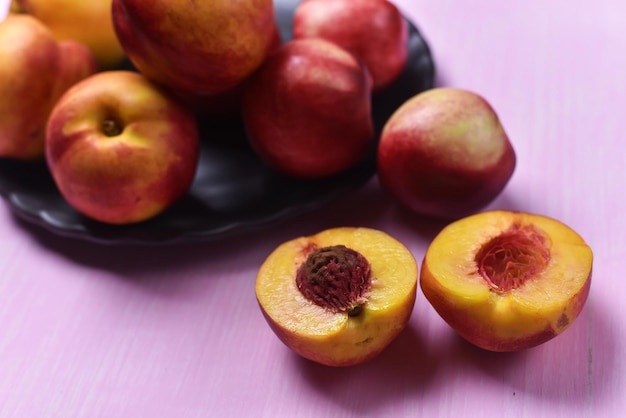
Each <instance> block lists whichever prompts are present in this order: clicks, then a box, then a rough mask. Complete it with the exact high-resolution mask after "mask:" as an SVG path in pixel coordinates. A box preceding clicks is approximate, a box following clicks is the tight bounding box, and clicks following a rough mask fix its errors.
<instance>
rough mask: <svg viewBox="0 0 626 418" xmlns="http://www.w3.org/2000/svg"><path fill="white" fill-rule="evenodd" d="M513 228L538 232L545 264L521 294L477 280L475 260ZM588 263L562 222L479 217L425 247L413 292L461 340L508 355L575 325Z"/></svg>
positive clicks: (501, 214)
mask: <svg viewBox="0 0 626 418" xmlns="http://www.w3.org/2000/svg"><path fill="white" fill-rule="evenodd" d="M512 225H533V226H534V227H535V228H537V229H538V230H539V231H543V233H544V234H545V236H546V237H548V238H549V239H548V240H547V242H546V244H545V245H546V246H547V248H548V250H549V254H550V258H549V262H548V264H547V266H546V267H545V268H544V269H543V270H542V271H540V272H538V273H537V274H536V275H535V276H534V277H532V278H530V279H529V280H527V281H525V282H524V283H523V284H522V285H521V286H520V287H517V288H515V289H512V290H510V291H506V292H499V291H497V290H494V289H493V288H492V287H491V286H490V285H489V283H488V282H487V281H486V280H485V279H484V278H483V277H482V276H481V275H480V273H479V272H478V269H477V265H476V261H475V256H476V254H477V253H478V251H479V250H480V249H481V248H482V247H483V246H484V245H485V244H487V243H488V242H489V241H490V240H491V239H492V238H494V237H497V236H498V235H500V234H501V233H502V232H503V231H507V230H508V229H509V228H511V226H512ZM592 258H593V256H592V252H591V249H590V248H589V246H588V245H587V244H586V243H585V242H584V240H583V239H582V238H581V237H580V236H579V235H578V234H577V233H576V232H574V231H573V230H571V229H570V228H569V227H567V226H566V225H564V224H562V223H561V222H558V221H556V220H554V219H550V218H547V217H543V216H540V215H533V214H525V213H518V212H507V211H492V212H485V213H482V214H478V215H474V216H470V217H467V218H464V219H462V220H460V221H457V222H455V223H452V224H450V225H448V226H447V227H446V228H444V229H443V230H442V231H441V233H440V234H439V235H438V236H437V237H436V238H435V239H434V240H433V241H432V243H431V245H430V246H429V248H428V251H427V253H426V256H425V258H424V261H423V265H422V272H421V277H420V285H421V287H422V290H423V291H424V294H425V295H426V297H427V299H429V301H430V302H431V304H432V305H433V307H434V308H435V309H436V310H437V312H438V313H439V314H440V315H441V316H442V317H443V318H444V319H445V320H446V321H447V322H448V323H449V324H450V325H451V326H452V327H453V328H454V329H455V330H456V331H457V332H459V334H460V335H462V336H463V337H464V338H466V339H468V340H469V341H470V342H473V343H475V344H476V345H479V346H482V347H483V348H486V349H490V350H494V351H513V350H516V349H521V348H527V347H526V346H525V345H528V344H534V343H541V342H545V341H546V340H548V339H550V338H551V337H553V336H556V335H558V334H560V333H561V332H562V331H564V330H565V329H566V328H567V327H568V326H569V325H570V324H571V323H572V322H573V321H574V319H576V317H577V316H578V314H579V313H580V310H581V309H582V306H583V305H584V302H585V300H586V297H587V294H588V290H589V284H590V275H591V267H592ZM534 338H535V340H533V339H534Z"/></svg>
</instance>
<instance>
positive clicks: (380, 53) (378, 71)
mask: <svg viewBox="0 0 626 418" xmlns="http://www.w3.org/2000/svg"><path fill="white" fill-rule="evenodd" d="M293 36H294V38H295V39H299V38H310V37H319V38H323V39H327V40H329V41H331V42H334V43H336V44H337V45H340V46H341V47H343V48H345V49H347V50H349V51H351V52H353V53H354V54H356V55H357V56H358V57H359V58H360V59H362V60H363V62H364V63H365V65H366V66H367V68H368V70H369V72H370V75H371V76H372V89H373V90H374V91H380V90H382V89H384V88H385V87H387V86H389V84H391V83H392V82H393V81H394V80H395V79H396V78H397V77H398V76H399V75H400V74H401V73H402V71H403V70H404V67H405V65H406V62H407V57H408V52H407V42H408V37H409V29H408V23H407V21H406V19H404V17H403V16H402V14H401V13H400V10H399V9H398V8H397V7H396V6H395V5H394V4H393V3H392V2H390V1H388V0H305V1H303V2H302V3H300V4H299V5H298V7H297V8H296V11H295V15H294V21H293Z"/></svg>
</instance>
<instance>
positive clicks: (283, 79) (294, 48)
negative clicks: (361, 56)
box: [242, 38, 374, 178]
mask: <svg viewBox="0 0 626 418" xmlns="http://www.w3.org/2000/svg"><path fill="white" fill-rule="evenodd" d="M370 93H371V84H370V82H369V77H368V74H367V69H366V68H365V66H364V65H363V64H362V63H361V62H360V61H359V60H358V59H357V58H356V57H355V56H354V55H353V54H351V53H350V52H348V51H346V50H345V49H343V48H341V47H339V46H338V45H336V44H334V43H332V42H330V41H326V40H323V39H317V38H315V39H313V38H310V39H298V40H292V41H289V42H286V43H285V44H283V45H282V46H281V47H279V48H278V49H277V50H276V51H275V52H274V53H273V54H271V55H269V56H268V57H267V59H266V60H265V62H264V63H263V65H262V66H261V68H259V70H258V71H257V72H256V73H255V74H254V75H253V76H252V77H251V79H250V80H249V81H248V84H247V86H246V91H245V93H244V97H243V104H242V110H243V111H242V113H243V120H244V123H245V126H246V131H247V133H248V137H249V140H250V144H251V145H252V147H253V148H254V150H255V151H256V152H257V153H258V154H259V156H260V157H261V158H262V159H263V160H264V161H266V162H267V163H268V164H269V165H270V166H272V167H273V168H275V169H276V170H278V171H280V172H281V173H283V174H286V175H288V176H292V177H298V178H323V177H329V176H332V175H334V174H337V173H340V172H342V171H344V170H347V169H348V168H350V167H352V166H354V165H355V164H357V163H358V162H359V161H361V160H362V159H363V158H364V156H365V155H366V153H367V152H368V150H370V149H371V148H372V146H373V140H374V127H373V120H372V114H371V97H370Z"/></svg>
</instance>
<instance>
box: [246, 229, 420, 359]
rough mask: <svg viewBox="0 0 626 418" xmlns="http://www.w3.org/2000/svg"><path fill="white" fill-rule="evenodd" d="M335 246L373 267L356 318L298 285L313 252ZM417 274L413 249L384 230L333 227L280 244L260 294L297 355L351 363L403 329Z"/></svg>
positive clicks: (261, 277)
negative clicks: (299, 271) (328, 305)
mask: <svg viewBox="0 0 626 418" xmlns="http://www.w3.org/2000/svg"><path fill="white" fill-rule="evenodd" d="M332 245H345V246H346V247H348V248H352V249H354V250H356V251H358V252H359V253H361V254H362V255H363V256H364V257H365V258H366V259H367V260H368V262H369V263H370V265H371V269H372V287H371V289H370V291H369V292H368V294H367V295H366V297H367V303H366V304H365V306H364V307H363V311H362V312H361V313H360V315H358V316H356V317H350V316H348V314H347V313H346V312H339V313H334V312H332V311H330V310H328V309H327V308H324V307H322V306H318V305H316V304H315V303H313V302H311V301H309V300H308V299H306V298H305V297H304V296H303V295H302V293H301V292H300V290H298V288H297V286H296V280H295V278H296V271H297V269H298V268H299V267H300V265H301V264H302V263H304V262H305V261H306V258H307V256H308V254H310V253H311V252H312V251H313V250H314V249H315V248H321V247H327V246H332ZM417 274H418V272H417V265H416V263H415V259H414V258H413V256H412V254H411V253H410V252H409V250H408V249H407V248H406V247H405V246H404V245H403V244H401V243H400V242H398V241H397V240H395V239H394V238H392V237H390V236H389V235H387V234H385V233H384V232H381V231H376V230H372V229H367V228H334V229H329V230H326V231H323V232H321V233H319V234H316V235H313V236H310V237H300V238H297V239H294V240H291V241H289V242H286V243H284V244H282V245H280V246H279V247H278V248H277V249H276V250H275V251H274V252H272V254H270V255H269V257H268V258H267V259H266V261H265V262H264V263H263V265H262V266H261V268H260V270H259V273H258V276H257V282H256V295H257V299H258V302H259V304H260V306H261V308H262V310H263V312H264V314H265V315H266V317H267V318H268V322H269V323H270V325H272V328H273V329H274V331H275V332H276V334H277V335H278V336H279V338H281V340H283V342H285V344H286V345H288V346H289V347H291V348H292V349H293V350H294V351H295V352H297V353H298V354H300V355H302V356H303V357H306V358H309V359H312V360H315V361H318V362H320V363H324V364H328V365H336V366H338V365H351V364H356V363H359V362H362V361H365V360H366V359H368V358H371V357H372V356H373V355H375V354H377V353H378V352H380V351H382V350H383V349H384V348H385V347H386V346H387V345H388V344H389V343H390V342H391V341H392V340H393V339H394V338H395V337H396V336H397V335H398V333H399V332H400V331H401V330H402V329H403V328H404V326H405V325H406V322H407V321H408V318H409V316H410V314H411V312H412V308H413V304H414V302H415V293H416V289H417Z"/></svg>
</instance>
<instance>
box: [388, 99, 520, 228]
mask: <svg viewBox="0 0 626 418" xmlns="http://www.w3.org/2000/svg"><path fill="white" fill-rule="evenodd" d="M377 164H378V177H379V180H380V183H381V185H382V187H383V188H384V189H385V190H386V191H387V192H388V193H389V194H390V195H391V196H392V197H393V198H394V199H395V200H396V201H397V202H399V203H400V204H401V205H403V206H405V207H407V208H409V209H410V210H412V211H414V212H415V213H417V214H420V215H426V216H430V217H437V218H448V219H455V218H461V217H463V216H467V215H469V214H471V213H474V212H476V211H478V210H480V209H482V208H483V207H485V206H486V205H488V204H489V203H491V202H492V201H493V200H494V199H495V198H496V197H497V196H498V195H499V194H500V192H501V191H502V190H503V189H504V187H505V186H506V184H507V183H508V182H509V180H510V178H511V176H512V175H513V172H514V170H515V165H516V155H515V151H514V149H513V146H512V145H511V142H510V141H509V138H508V136H507V134H506V132H505V130H504V128H503V126H502V124H501V123H500V120H499V118H498V116H497V114H496V112H495V111H494V109H493V107H492V106H491V105H490V104H489V103H488V102H487V101H486V100H485V99H484V98H483V97H481V96H480V95H478V94H476V93H474V92H471V91H468V90H464V89H456V88H434V89H430V90H427V91H425V92H423V93H419V94H417V95H416V96H414V97H413V98H411V99H409V100H408V101H406V102H405V103H404V104H402V105H401V106H400V107H399V108H398V109H397V110H396V111H395V112H394V113H393V114H392V115H391V117H390V118H389V120H388V121H387V123H386V124H385V126H384V128H383V131H382V133H381V137H380V142H379V144H378V149H377Z"/></svg>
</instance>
